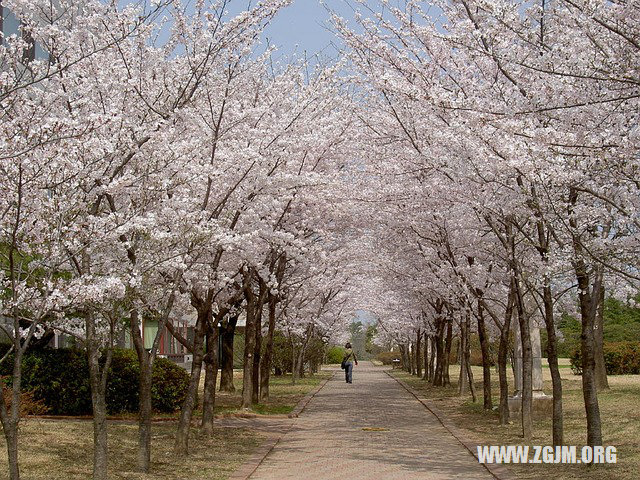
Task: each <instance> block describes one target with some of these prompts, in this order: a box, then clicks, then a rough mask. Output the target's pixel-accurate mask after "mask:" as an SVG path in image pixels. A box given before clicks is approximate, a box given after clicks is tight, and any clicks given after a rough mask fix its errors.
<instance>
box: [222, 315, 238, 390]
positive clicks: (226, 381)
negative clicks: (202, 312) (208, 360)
mask: <svg viewBox="0 0 640 480" xmlns="http://www.w3.org/2000/svg"><path fill="white" fill-rule="evenodd" d="M237 323H238V316H237V315H236V316H233V317H231V318H229V320H227V322H226V325H223V327H222V331H221V332H220V334H221V335H222V370H221V372H220V391H221V392H235V391H236V387H235V385H234V384H233V339H234V337H235V334H236V325H237Z"/></svg>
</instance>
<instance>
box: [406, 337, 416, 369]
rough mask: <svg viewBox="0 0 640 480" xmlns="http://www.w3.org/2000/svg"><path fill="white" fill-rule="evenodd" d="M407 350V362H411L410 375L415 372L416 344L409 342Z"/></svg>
mask: <svg viewBox="0 0 640 480" xmlns="http://www.w3.org/2000/svg"><path fill="white" fill-rule="evenodd" d="M407 351H408V352H409V362H410V364H411V372H410V373H411V375H415V374H416V346H415V345H414V344H413V343H411V342H409V343H408V344H407Z"/></svg>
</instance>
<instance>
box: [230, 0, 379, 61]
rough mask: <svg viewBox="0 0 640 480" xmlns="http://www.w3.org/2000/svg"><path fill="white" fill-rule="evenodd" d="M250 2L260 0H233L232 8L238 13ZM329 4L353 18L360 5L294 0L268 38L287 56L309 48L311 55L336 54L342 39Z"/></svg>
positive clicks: (346, 0) (335, 0)
mask: <svg viewBox="0 0 640 480" xmlns="http://www.w3.org/2000/svg"><path fill="white" fill-rule="evenodd" d="M249 3H252V4H255V3H256V1H255V0H253V1H250V0H231V4H230V6H229V9H228V10H229V12H230V13H234V12H237V11H239V10H241V9H244V8H246V7H247V4H249ZM371 3H372V4H375V3H376V2H375V1H371ZM327 8H328V9H330V10H332V11H335V12H336V13H337V14H338V15H340V16H341V17H343V18H345V19H348V20H351V19H353V16H354V8H357V6H356V4H355V2H353V1H352V0H294V1H293V3H292V5H290V6H289V7H287V8H286V9H284V10H282V11H281V12H280V13H279V14H278V16H277V17H276V18H275V19H274V20H273V22H272V23H271V24H270V25H269V26H268V27H267V30H266V31H265V34H264V37H265V38H264V40H267V39H268V40H269V43H270V44H271V45H275V46H276V47H278V52H279V54H280V55H283V56H290V55H293V54H298V55H300V56H301V55H303V54H304V53H305V52H306V53H307V56H308V57H311V56H313V55H314V54H316V53H319V54H320V55H321V56H324V57H329V58H334V57H335V56H336V55H337V50H336V48H337V47H336V45H338V46H339V44H340V41H339V39H337V38H336V37H335V36H334V34H333V33H332V32H331V31H330V29H331V25H330V21H329V12H328V11H327Z"/></svg>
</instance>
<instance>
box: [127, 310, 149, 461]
mask: <svg viewBox="0 0 640 480" xmlns="http://www.w3.org/2000/svg"><path fill="white" fill-rule="evenodd" d="M139 322H140V318H139V316H138V312H137V311H135V310H134V311H132V312H131V313H130V315H129V332H130V334H131V339H132V341H133V346H134V348H135V350H136V355H137V356H138V364H139V366H140V379H139V383H138V394H139V399H138V404H139V412H138V455H137V463H138V470H139V471H141V472H144V473H149V468H150V465H151V414H152V409H151V378H152V368H153V367H152V365H151V358H150V355H149V353H148V352H147V350H145V348H144V340H143V338H142V333H141V332H140V325H139Z"/></svg>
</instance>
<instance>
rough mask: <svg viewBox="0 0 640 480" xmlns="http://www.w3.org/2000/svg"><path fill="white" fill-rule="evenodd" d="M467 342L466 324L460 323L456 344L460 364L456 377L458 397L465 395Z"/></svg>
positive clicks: (466, 385)
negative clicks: (458, 338) (458, 340)
mask: <svg viewBox="0 0 640 480" xmlns="http://www.w3.org/2000/svg"><path fill="white" fill-rule="evenodd" d="M467 342H468V330H467V322H466V321H464V320H463V321H461V322H460V342H458V360H459V363H460V373H459V375H458V395H460V396H462V395H464V394H466V393H467V387H468V378H469V376H468V375H469V374H468V372H467V363H466V362H467V356H466V355H465V352H466V350H467Z"/></svg>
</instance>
